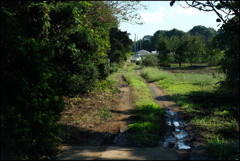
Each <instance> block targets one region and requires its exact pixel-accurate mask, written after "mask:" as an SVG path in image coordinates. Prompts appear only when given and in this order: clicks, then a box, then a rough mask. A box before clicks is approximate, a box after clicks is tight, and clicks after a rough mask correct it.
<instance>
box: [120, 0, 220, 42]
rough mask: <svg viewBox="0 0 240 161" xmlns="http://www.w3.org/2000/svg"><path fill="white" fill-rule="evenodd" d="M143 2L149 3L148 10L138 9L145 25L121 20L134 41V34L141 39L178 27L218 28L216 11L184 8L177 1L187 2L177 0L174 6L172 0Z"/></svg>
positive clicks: (187, 28) (123, 27) (121, 27)
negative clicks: (158, 31)
mask: <svg viewBox="0 0 240 161" xmlns="http://www.w3.org/2000/svg"><path fill="white" fill-rule="evenodd" d="M140 3H141V4H144V5H147V6H148V10H139V11H136V13H138V14H139V15H140V16H141V17H142V22H144V24H143V25H136V24H135V25H132V24H129V23H127V22H121V23H120V25H119V28H120V29H121V30H122V31H127V32H128V33H130V34H131V35H130V36H129V37H130V38H131V39H132V40H133V41H134V34H136V37H138V40H139V39H142V38H143V37H144V36H145V35H151V36H152V35H153V34H154V33H155V32H156V31H157V30H171V29H173V28H176V29H178V30H182V31H185V32H187V31H189V30H190V29H192V28H193V27H194V26H197V25H202V26H205V27H212V28H214V29H215V30H218V29H219V27H220V26H219V27H217V26H218V24H219V23H218V22H216V19H217V18H218V17H217V15H216V13H214V12H204V11H199V10H198V9H196V8H191V7H190V8H187V9H184V8H182V7H181V6H180V5H178V4H177V3H180V4H181V5H183V6H186V5H187V4H186V2H184V1H180V2H176V3H175V4H174V6H172V7H171V6H170V4H169V3H170V1H141V2H140Z"/></svg>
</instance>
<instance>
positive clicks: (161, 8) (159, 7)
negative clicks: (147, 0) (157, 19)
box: [157, 6, 165, 10]
mask: <svg viewBox="0 0 240 161" xmlns="http://www.w3.org/2000/svg"><path fill="white" fill-rule="evenodd" d="M157 7H158V9H159V10H165V8H163V7H162V6H157Z"/></svg>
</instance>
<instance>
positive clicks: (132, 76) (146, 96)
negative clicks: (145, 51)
mask: <svg viewBox="0 0 240 161" xmlns="http://www.w3.org/2000/svg"><path fill="white" fill-rule="evenodd" d="M123 76H124V78H125V79H126V80H127V81H128V82H129V84H130V86H131V87H132V95H133V96H134V102H135V105H136V111H137V113H138V116H139V121H138V122H137V123H133V124H129V125H128V129H127V132H130V133H134V135H132V138H131V139H132V143H133V145H135V146H154V145H156V144H157V142H158V139H159V136H160V135H161V134H162V132H163V130H162V129H164V124H163V121H164V120H163V110H162V109H161V108H160V106H159V105H157V104H156V103H155V102H154V100H153V98H152V95H151V93H150V90H149V89H148V87H147V85H146V84H145V83H144V79H143V78H142V77H141V76H140V75H138V74H137V73H136V71H131V70H129V71H128V72H126V73H124V74H123Z"/></svg>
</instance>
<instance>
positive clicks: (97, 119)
mask: <svg viewBox="0 0 240 161" xmlns="http://www.w3.org/2000/svg"><path fill="white" fill-rule="evenodd" d="M117 80H118V81H119V85H118V89H119V90H120V93H115V94H113V93H111V92H109V93H108V92H105V93H92V94H88V95H81V96H79V97H78V98H80V99H78V98H74V99H71V98H67V97H65V102H67V108H66V110H65V111H63V112H62V116H61V119H60V121H59V123H60V124H62V126H63V131H62V138H63V140H64V141H63V144H62V145H60V146H59V150H60V151H61V150H63V149H62V148H61V147H63V146H108V145H111V144H115V145H118V146H130V141H129V136H128V135H129V134H126V133H123V132H124V131H125V130H126V128H127V125H128V124H129V123H132V122H134V121H135V120H136V119H135V118H136V117H135V114H134V110H133V105H132V102H131V92H130V91H131V90H130V87H129V86H128V83H127V82H126V81H124V80H123V77H122V73H120V74H119V75H118V76H117ZM103 107H104V109H102V108H103ZM104 118H105V119H104ZM103 148H104V147H103ZM102 150H104V149H102Z"/></svg>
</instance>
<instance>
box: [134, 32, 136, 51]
mask: <svg viewBox="0 0 240 161" xmlns="http://www.w3.org/2000/svg"><path fill="white" fill-rule="evenodd" d="M134 42H135V43H134V45H135V54H136V34H134Z"/></svg>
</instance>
